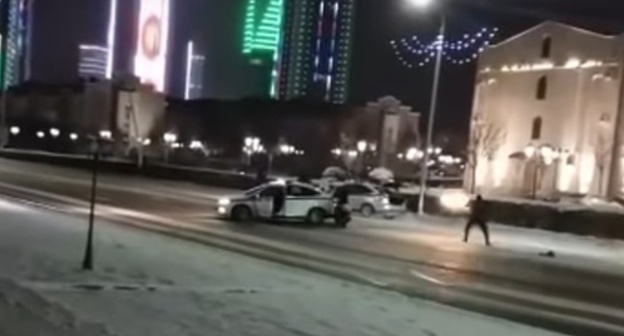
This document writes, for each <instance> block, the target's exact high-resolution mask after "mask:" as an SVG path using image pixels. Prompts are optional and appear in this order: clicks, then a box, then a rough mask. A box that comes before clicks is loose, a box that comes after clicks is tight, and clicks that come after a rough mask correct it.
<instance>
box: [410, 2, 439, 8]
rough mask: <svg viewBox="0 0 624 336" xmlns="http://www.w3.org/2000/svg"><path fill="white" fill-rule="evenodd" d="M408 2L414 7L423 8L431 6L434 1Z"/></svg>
mask: <svg viewBox="0 0 624 336" xmlns="http://www.w3.org/2000/svg"><path fill="white" fill-rule="evenodd" d="M408 2H409V3H411V4H412V5H414V6H416V7H421V8H425V7H429V6H431V4H432V3H433V2H434V0H408Z"/></svg>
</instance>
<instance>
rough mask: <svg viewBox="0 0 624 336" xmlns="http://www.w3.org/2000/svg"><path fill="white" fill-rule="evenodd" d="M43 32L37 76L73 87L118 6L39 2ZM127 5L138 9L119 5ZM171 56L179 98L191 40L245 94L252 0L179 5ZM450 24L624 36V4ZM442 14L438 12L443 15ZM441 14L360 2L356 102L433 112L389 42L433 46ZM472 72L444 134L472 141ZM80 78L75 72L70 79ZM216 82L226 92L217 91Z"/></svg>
mask: <svg viewBox="0 0 624 336" xmlns="http://www.w3.org/2000/svg"><path fill="white" fill-rule="evenodd" d="M36 1H37V3H38V5H37V8H38V10H36V13H35V20H36V24H35V25H36V26H38V27H40V29H39V30H38V31H43V32H44V33H40V34H39V35H37V36H35V37H34V43H35V45H36V47H35V50H34V53H35V54H36V55H37V56H36V57H37V58H38V59H39V60H40V61H39V62H35V63H36V64H34V65H33V70H34V72H35V73H39V74H43V76H40V77H44V78H46V79H48V80H50V79H57V80H69V77H71V76H73V75H74V74H75V64H76V61H77V49H76V48H77V46H76V45H77V43H78V42H93V43H98V42H99V43H103V42H104V41H103V40H100V39H101V38H103V37H104V36H105V29H106V20H107V18H108V13H107V8H108V2H109V1H110V0H36ZM119 1H121V2H126V1H131V0H119ZM172 1H173V2H174V3H177V5H176V6H175V9H174V13H173V18H174V22H173V26H175V30H174V31H173V32H172V34H173V35H172V38H173V41H174V42H173V43H172V45H171V46H172V49H171V52H172V54H171V57H172V58H171V59H170V62H169V73H170V74H172V75H173V77H171V84H172V87H171V88H172V89H173V90H172V91H173V93H177V94H180V93H181V92H182V84H183V77H182V76H181V75H180V74H182V73H183V68H184V52H185V43H186V41H187V40H188V39H189V38H193V39H194V40H195V41H197V43H198V47H199V48H200V49H203V52H204V53H205V54H206V56H207V64H206V71H205V72H206V77H209V76H210V77H212V78H217V79H218V80H217V81H216V82H210V81H207V82H205V86H212V89H215V90H216V92H218V95H219V96H221V97H219V98H224V97H227V98H234V97H233V96H232V92H235V90H236V89H237V88H238V87H241V86H244V85H247V83H246V82H245V80H241V79H242V78H245V76H246V74H245V71H248V69H249V68H245V67H244V66H243V63H245V60H244V58H242V56H241V53H240V50H241V46H240V45H241V37H242V20H243V15H244V5H245V3H246V1H245V0H172ZM439 2H440V3H443V4H445V5H444V10H445V12H446V13H447V14H448V17H449V30H450V31H449V34H450V36H449V38H450V39H453V37H454V36H458V35H463V34H464V33H470V32H473V31H475V30H476V29H478V28H481V27H484V26H489V27H499V28H500V29H501V34H500V35H499V39H501V38H505V37H508V36H510V35H513V34H516V33H518V32H520V31H522V30H524V29H527V28H529V27H531V26H533V25H535V24H538V23H540V22H542V21H544V20H557V21H562V22H566V23H571V24H575V25H578V26H581V27H584V28H589V29H593V30H597V31H601V32H606V33H622V32H624V14H623V13H624V0H440V1H439ZM438 13H439V12H438ZM438 18H439V15H436V12H435V11H434V12H427V13H419V12H418V11H417V10H416V9H415V8H414V7H413V6H410V5H408V4H407V0H356V28H355V40H354V50H353V55H352V62H353V66H352V77H351V90H350V91H351V92H350V93H351V97H350V98H351V101H350V102H351V103H354V104H362V103H364V102H366V101H369V100H373V99H376V98H378V97H380V96H384V95H394V96H396V97H397V98H399V99H400V100H402V101H403V102H405V103H406V104H409V105H412V106H414V107H415V109H416V110H417V111H421V112H424V111H427V109H428V105H429V96H430V90H431V88H430V83H431V77H432V66H430V67H428V68H424V69H414V70H409V69H405V68H404V67H402V66H401V65H400V63H399V62H398V61H397V60H396V58H395V56H394V54H393V52H392V49H391V47H390V44H389V41H390V40H392V39H397V38H402V37H406V36H410V35H413V34H417V35H419V36H423V37H429V38H433V37H434V36H435V34H436V29H437V22H438V21H437V20H438ZM474 70H475V69H474V64H473V65H468V66H453V65H450V64H445V66H444V69H443V79H442V80H443V81H442V87H441V97H442V99H441V106H440V110H439V113H440V118H439V119H438V120H439V123H438V127H437V129H438V130H444V131H448V130H452V131H453V132H455V133H460V134H465V133H466V128H467V124H468V123H467V121H468V118H469V113H470V108H471V101H472V87H473V81H474ZM72 71H74V72H72ZM217 83H218V85H217Z"/></svg>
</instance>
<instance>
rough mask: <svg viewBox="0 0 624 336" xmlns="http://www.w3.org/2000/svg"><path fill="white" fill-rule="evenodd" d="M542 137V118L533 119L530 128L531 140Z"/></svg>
mask: <svg viewBox="0 0 624 336" xmlns="http://www.w3.org/2000/svg"><path fill="white" fill-rule="evenodd" d="M541 137H542V118H540V117H537V118H535V119H533V127H532V128H531V140H539V139H540V138H541Z"/></svg>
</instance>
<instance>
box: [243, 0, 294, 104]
mask: <svg viewBox="0 0 624 336" xmlns="http://www.w3.org/2000/svg"><path fill="white" fill-rule="evenodd" d="M283 17H284V0H247V7H246V13H245V27H244V32H243V34H244V35H243V54H245V55H246V56H247V57H248V60H249V62H250V64H251V65H253V66H254V67H256V68H257V69H258V71H255V72H257V74H258V76H256V77H258V78H259V79H260V80H264V82H265V83H266V87H267V91H266V92H267V93H269V95H270V96H271V97H276V94H277V91H276V88H277V61H278V58H279V53H280V41H281V38H282V24H283Z"/></svg>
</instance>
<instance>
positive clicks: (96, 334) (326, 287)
mask: <svg viewBox="0 0 624 336" xmlns="http://www.w3.org/2000/svg"><path fill="white" fill-rule="evenodd" d="M0 213H1V214H2V221H1V222H0V278H4V279H7V280H0V326H1V327H0V334H1V335H3V336H13V335H15V336H18V335H19V336H23V335H29V336H39V335H53V336H56V335H84V336H100V335H102V336H103V335H107V334H110V335H119V336H121V335H128V336H131V335H153V336H160V335H162V336H164V335H206V334H210V335H217V336H218V335H275V336H281V335H328V336H329V335H332V336H335V335H415V336H432V335H440V336H442V335H444V336H453V335H457V336H460V335H461V336H463V335H467V334H470V335H508V336H515V335H531V336H536V335H538V336H541V335H555V334H553V333H549V332H545V331H541V330H538V329H534V328H531V327H528V326H522V325H518V324H515V323H511V322H507V321H504V320H500V319H495V318H490V317H486V316H481V315H477V314H473V313H469V312H465V311H461V310H457V309H453V308H448V307H445V306H441V305H438V304H434V303H429V302H426V301H421V300H417V299H411V298H407V297H405V296H402V295H399V294H395V293H391V292H386V291H382V290H378V289H374V288H369V287H365V286H359V285H355V284H352V283H347V282H344V281H340V280H336V279H333V278H328V277H325V276H322V275H318V274H314V273H309V272H305V271H300V270H297V269H292V268H288V267H284V266H280V265H276V264H272V263H269V262H264V261H261V260H256V259H252V258H248V257H244V256H240V255H236V254H232V253H228V252H224V251H220V250H216V249H212V248H209V247H206V246H202V245H198V244H194V243H189V242H185V241H181V240H176V239H171V238H168V237H165V236H161V235H156V234H151V233H147V232H143V231H136V230H132V229H127V228H125V227H121V226H117V225H114V224H108V223H105V222H98V223H97V226H96V242H95V246H96V253H95V266H96V270H95V271H94V272H92V273H84V272H82V271H80V269H79V265H80V261H81V258H82V252H83V248H84V242H85V233H86V221H85V219H83V218H76V217H68V216H65V215H62V214H58V213H53V212H48V211H44V210H40V209H35V208H31V207H27V206H23V205H19V204H15V203H12V202H8V201H6V200H3V199H0ZM3 284H5V285H3ZM6 284H9V285H6ZM11 286H17V287H11ZM12 293H13V294H12ZM14 293H23V295H14ZM9 295H13V296H9ZM5 298H10V299H9V300H7V299H5ZM6 302H13V303H11V304H6ZM33 303H35V304H33ZM6 306H12V307H31V306H37V307H43V308H41V309H43V312H42V311H36V310H35V311H34V313H32V314H30V313H29V314H18V315H15V321H17V322H24V323H26V324H27V325H31V326H33V327H34V326H40V328H39V329H32V330H27V331H23V330H20V329H18V326H17V325H15V326H13V325H8V326H9V328H8V329H9V330H3V329H2V328H3V327H6V326H7V325H6V324H4V323H2V322H3V321H2V316H11V315H5V314H3V313H4V312H5V310H4V309H5V308H6ZM20 309H21V308H20ZM31 316H34V319H35V320H36V321H37V323H35V322H33V321H29V320H28V318H30V317H31ZM59 316H61V317H59ZM50 321H52V322H54V321H56V322H55V323H56V324H55V323H52V322H50ZM80 321H83V322H80ZM22 324H23V323H22ZM62 328H65V329H62ZM57 330H58V331H57ZM70 331H72V332H70Z"/></svg>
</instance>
